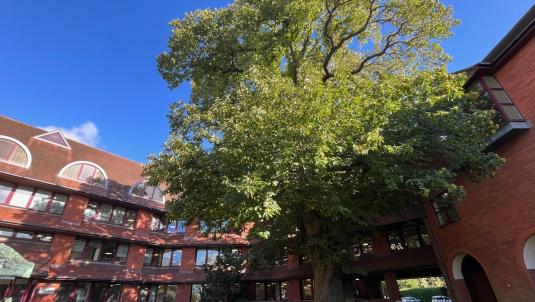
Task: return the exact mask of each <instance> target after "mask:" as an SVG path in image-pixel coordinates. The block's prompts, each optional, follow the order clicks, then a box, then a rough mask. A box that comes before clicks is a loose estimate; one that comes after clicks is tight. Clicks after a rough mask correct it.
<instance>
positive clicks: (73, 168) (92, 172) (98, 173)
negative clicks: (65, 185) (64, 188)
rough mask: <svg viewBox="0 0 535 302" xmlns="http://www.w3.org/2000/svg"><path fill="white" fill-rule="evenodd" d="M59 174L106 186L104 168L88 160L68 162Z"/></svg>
mask: <svg viewBox="0 0 535 302" xmlns="http://www.w3.org/2000/svg"><path fill="white" fill-rule="evenodd" d="M59 176H60V177H64V178H69V179H74V180H77V181H81V182H85V183H89V184H92V185H96V186H101V187H105V186H106V179H107V177H106V174H105V173H104V170H102V169H101V168H100V167H98V166H97V165H96V164H94V163H90V162H74V163H70V164H68V165H67V166H65V168H63V169H62V170H61V171H60V173H59Z"/></svg>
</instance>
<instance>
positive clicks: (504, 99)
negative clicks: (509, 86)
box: [492, 89, 512, 104]
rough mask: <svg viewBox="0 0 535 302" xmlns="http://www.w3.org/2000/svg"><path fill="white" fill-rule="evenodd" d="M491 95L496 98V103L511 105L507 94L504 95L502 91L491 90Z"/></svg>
mask: <svg viewBox="0 0 535 302" xmlns="http://www.w3.org/2000/svg"><path fill="white" fill-rule="evenodd" d="M492 93H493V94H494V97H496V99H497V100H498V102H500V103H502V104H512V102H511V99H510V98H509V96H508V95H507V93H505V91H504V90H501V89H500V90H493V91H492Z"/></svg>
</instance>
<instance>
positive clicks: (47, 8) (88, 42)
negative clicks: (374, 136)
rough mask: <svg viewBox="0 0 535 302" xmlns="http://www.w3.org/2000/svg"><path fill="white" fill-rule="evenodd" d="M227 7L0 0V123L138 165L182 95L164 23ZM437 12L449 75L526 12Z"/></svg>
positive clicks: (496, 6)
mask: <svg viewBox="0 0 535 302" xmlns="http://www.w3.org/2000/svg"><path fill="white" fill-rule="evenodd" d="M227 2H228V1H223V0H211V1H209V0H189V1H188V0H173V1H171V0H158V1H148V0H113V1H110V0H92V1H88V0H85V1H82V0H79V1H72V0H61V1H60V0H58V1H30V0H0V37H1V40H0V41H1V42H0V104H1V106H0V108H1V109H0V114H2V115H6V116H8V117H10V118H13V119H16V120H19V121H22V122H24V123H28V124H31V125H34V126H40V127H51V128H62V129H63V130H64V132H66V133H67V134H69V135H71V136H73V137H77V138H78V139H79V140H83V141H85V142H88V143H90V144H94V145H96V146H97V147H99V148H102V149H104V150H107V151H110V152H113V153H116V154H119V155H122V156H125V157H127V158H130V159H133V160H137V161H141V162H144V161H145V158H146V155H147V154H149V153H157V152H159V150H160V149H161V145H162V143H163V142H164V141H165V139H166V137H167V133H168V126H167V118H166V114H167V110H168V106H169V104H170V103H172V102H174V101H177V100H179V99H187V98H188V94H189V89H188V87H187V85H183V86H181V87H179V88H177V89H175V90H173V91H171V90H169V89H168V88H167V86H166V83H165V82H164V81H163V80H162V79H161V78H160V76H159V74H158V72H157V70H156V64H155V58H156V56H157V55H158V54H159V53H160V52H162V51H165V49H166V44H167V39H168V38H169V34H170V29H169V26H168V22H169V21H170V20H172V19H174V18H180V17H182V16H183V15H184V13H185V12H187V11H190V10H193V9H196V8H206V7H217V6H222V5H224V4H225V3H227ZM445 3H446V4H448V5H453V7H454V10H455V16H456V17H457V18H458V19H460V20H461V22H462V23H461V25H460V26H458V27H457V28H455V29H454V32H455V35H454V36H453V37H452V38H451V39H449V40H448V41H446V42H444V43H443V46H444V48H445V49H446V51H447V52H448V53H449V54H450V55H452V56H453V61H452V62H451V63H450V64H449V66H448V68H449V70H451V71H453V70H458V69H461V68H464V67H467V66H469V65H471V64H474V63H476V62H478V61H480V60H481V59H482V58H483V57H484V56H485V55H486V54H487V53H488V51H490V49H491V48H492V47H493V46H494V45H496V43H497V42H498V41H499V40H500V39H501V38H502V37H503V36H504V35H505V34H506V33H507V31H508V30H509V29H510V28H511V27H512V26H513V25H514V24H515V23H516V21H518V19H519V18H520V17H521V16H522V15H523V14H524V13H525V12H526V11H527V10H528V9H529V7H530V6H531V5H532V4H533V3H532V1H528V0H515V1H503V0H445ZM511 3H514V5H512V4H511Z"/></svg>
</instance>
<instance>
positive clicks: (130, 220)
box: [125, 210, 137, 227]
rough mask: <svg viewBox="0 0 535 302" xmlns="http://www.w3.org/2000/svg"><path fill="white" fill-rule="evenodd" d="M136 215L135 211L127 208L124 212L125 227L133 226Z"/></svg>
mask: <svg viewBox="0 0 535 302" xmlns="http://www.w3.org/2000/svg"><path fill="white" fill-rule="evenodd" d="M136 216H137V211H135V210H128V212H127V213H126V220H125V225H126V226H127V227H134V224H135V223H136Z"/></svg>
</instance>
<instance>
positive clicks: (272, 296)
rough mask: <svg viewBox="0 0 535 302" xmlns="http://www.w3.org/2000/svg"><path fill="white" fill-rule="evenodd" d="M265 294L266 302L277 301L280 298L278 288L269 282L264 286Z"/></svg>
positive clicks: (275, 284)
mask: <svg viewBox="0 0 535 302" xmlns="http://www.w3.org/2000/svg"><path fill="white" fill-rule="evenodd" d="M266 294H267V300H268V301H277V300H279V299H280V298H279V297H280V292H279V286H278V284H277V283H274V282H271V283H268V284H267V285H266Z"/></svg>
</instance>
